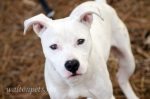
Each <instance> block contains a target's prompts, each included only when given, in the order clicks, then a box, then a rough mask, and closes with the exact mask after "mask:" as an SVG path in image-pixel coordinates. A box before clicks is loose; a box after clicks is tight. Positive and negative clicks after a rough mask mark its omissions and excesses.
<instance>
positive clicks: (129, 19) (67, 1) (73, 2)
mask: <svg viewBox="0 0 150 99" xmlns="http://www.w3.org/2000/svg"><path fill="white" fill-rule="evenodd" d="M47 1H48V5H49V6H50V7H51V8H52V9H53V10H54V11H55V15H54V16H53V18H54V19H57V18H63V17H66V16H68V15H69V13H70V12H71V11H72V9H73V8H75V7H76V6H77V5H79V4H80V3H82V2H85V1H88V0H47ZM108 3H109V4H110V5H111V6H113V7H114V8H115V9H116V10H117V12H118V15H119V16H120V17H121V19H122V20H123V21H124V22H125V24H126V25H127V27H128V30H129V33H130V38H131V44H132V50H133V53H134V56H135V60H136V71H135V73H134V75H133V76H132V77H131V79H130V81H131V84H132V86H133V89H134V91H135V92H136V94H137V95H138V96H139V97H140V99H150V0H109V1H108ZM39 13H44V10H43V8H42V7H41V4H40V3H39V1H38V0H0V99H49V96H48V94H47V92H46V88H45V82H44V77H43V75H44V56H43V52H42V49H41V44H40V39H39V38H38V37H37V36H36V34H35V33H34V32H33V31H32V30H30V31H29V32H28V33H27V35H26V36H23V22H24V20H25V19H27V18H30V17H32V16H34V15H37V14H39ZM108 67H109V71H110V75H111V79H112V81H113V87H114V95H115V96H116V99H125V97H124V95H123V94H122V92H121V90H120V88H119V87H118V83H117V80H116V76H115V75H116V72H117V69H118V66H117V60H116V59H115V58H114V57H113V55H111V57H110V59H109V62H108ZM15 88H24V89H29V88H33V89H35V88H40V90H41V91H39V92H32V93H29V92H25V91H24V92H17V91H16V89H15ZM64 94H65V93H64Z"/></svg>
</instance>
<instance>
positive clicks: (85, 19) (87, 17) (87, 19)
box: [79, 12, 93, 27]
mask: <svg viewBox="0 0 150 99" xmlns="http://www.w3.org/2000/svg"><path fill="white" fill-rule="evenodd" d="M79 21H80V22H81V23H83V24H85V25H87V26H89V27H90V26H91V24H92V22H93V13H92V12H85V13H83V14H81V16H80V19H79Z"/></svg>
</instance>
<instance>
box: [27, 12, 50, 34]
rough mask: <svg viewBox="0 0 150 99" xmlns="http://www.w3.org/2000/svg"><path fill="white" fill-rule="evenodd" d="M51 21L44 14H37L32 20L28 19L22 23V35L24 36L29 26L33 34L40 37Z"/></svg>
mask: <svg viewBox="0 0 150 99" xmlns="http://www.w3.org/2000/svg"><path fill="white" fill-rule="evenodd" d="M50 21H52V20H51V19H49V18H48V17H46V16H45V15H44V14H39V15H37V16H34V17H32V18H29V19H27V20H25V21H24V34H26V32H27V30H28V28H29V27H30V26H33V30H34V32H35V33H36V34H37V35H38V36H40V35H41V34H42V33H43V32H44V31H45V30H46V28H47V27H48V22H50Z"/></svg>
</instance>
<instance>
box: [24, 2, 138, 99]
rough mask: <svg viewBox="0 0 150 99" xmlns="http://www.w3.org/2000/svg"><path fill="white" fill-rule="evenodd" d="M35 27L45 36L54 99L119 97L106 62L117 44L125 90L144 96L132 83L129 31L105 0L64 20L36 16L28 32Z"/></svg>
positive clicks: (49, 85) (128, 94) (119, 75)
mask: <svg viewBox="0 0 150 99" xmlns="http://www.w3.org/2000/svg"><path fill="white" fill-rule="evenodd" d="M31 25H33V29H34V31H35V33H36V34H37V35H38V36H39V37H40V38H41V43H42V47H43V52H44V55H45V58H46V62H45V81H46V86H47V90H48V93H49V94H50V97H51V99H77V98H78V97H80V96H81V97H87V98H92V99H114V96H113V90H112V84H111V80H110V77H109V73H108V70H107V64H106V63H107V60H108V57H109V54H110V49H111V48H113V50H114V51H115V52H116V56H117V58H118V59H119V66H120V68H119V71H118V73H117V78H118V82H119V85H120V87H121V89H122V90H123V92H124V94H125V95H126V97H127V98H128V99H138V97H137V96H136V95H135V93H134V92H133V90H132V88H131V85H130V84H129V81H128V80H129V77H130V76H131V75H132V74H133V72H134V69H135V63H134V58H133V54H132V52H131V46H130V40H129V35H128V31H127V29H126V27H125V25H124V24H123V22H122V21H121V20H120V18H119V17H118V16H117V14H116V12H115V10H114V9H113V8H112V7H110V6H109V5H108V4H107V3H106V1H105V0H99V1H98V0H97V1H89V2H85V3H83V4H81V5H79V6H78V7H77V8H75V9H74V10H73V12H72V13H71V14H70V16H69V17H66V18H63V19H58V20H52V19H49V18H48V17H46V16H45V15H43V14H40V15H37V16H34V17H32V18H30V19H28V20H26V21H25V23H24V26H25V30H24V32H26V30H27V29H28V27H29V26H31Z"/></svg>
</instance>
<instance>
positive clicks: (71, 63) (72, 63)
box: [65, 59, 80, 74]
mask: <svg viewBox="0 0 150 99" xmlns="http://www.w3.org/2000/svg"><path fill="white" fill-rule="evenodd" d="M79 66H80V63H79V61H78V60H76V59H73V60H68V61H66V63H65V68H66V69H67V70H68V71H70V72H71V73H72V74H76V71H77V70H78V68H79Z"/></svg>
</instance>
